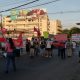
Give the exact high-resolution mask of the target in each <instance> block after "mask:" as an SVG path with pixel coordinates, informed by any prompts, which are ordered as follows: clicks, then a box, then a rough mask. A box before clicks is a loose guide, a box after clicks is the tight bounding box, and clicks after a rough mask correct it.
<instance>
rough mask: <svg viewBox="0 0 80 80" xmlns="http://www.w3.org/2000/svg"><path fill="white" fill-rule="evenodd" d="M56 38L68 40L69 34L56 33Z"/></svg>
mask: <svg viewBox="0 0 80 80" xmlns="http://www.w3.org/2000/svg"><path fill="white" fill-rule="evenodd" d="M54 38H55V40H56V41H66V40H68V38H67V34H58V35H54Z"/></svg>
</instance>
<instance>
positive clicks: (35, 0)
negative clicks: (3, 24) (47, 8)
mask: <svg viewBox="0 0 80 80" xmlns="http://www.w3.org/2000/svg"><path fill="white" fill-rule="evenodd" d="M37 1H39V0H34V1H31V2H29V3H25V4H22V5H20V6H17V7H13V8H10V9H7V10H4V11H0V13H2V12H6V11H10V10H12V9H16V8H19V7H22V6H25V5H28V4H31V3H34V2H37Z"/></svg>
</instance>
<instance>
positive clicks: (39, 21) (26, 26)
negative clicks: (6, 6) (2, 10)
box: [3, 9, 50, 38]
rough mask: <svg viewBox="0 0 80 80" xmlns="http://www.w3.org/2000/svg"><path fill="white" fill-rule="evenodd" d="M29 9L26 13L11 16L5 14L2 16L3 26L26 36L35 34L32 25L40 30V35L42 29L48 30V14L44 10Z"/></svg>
mask: <svg viewBox="0 0 80 80" xmlns="http://www.w3.org/2000/svg"><path fill="white" fill-rule="evenodd" d="M35 11H36V10H34V11H30V12H29V13H28V15H17V16H12V17H15V19H14V18H13V19H12V17H11V16H5V17H4V18H3V26H4V27H5V28H6V29H7V30H8V31H15V32H19V31H22V32H24V36H25V37H27V38H31V37H32V36H35V35H36V32H34V27H35V28H37V29H39V30H40V32H41V36H43V32H44V31H49V28H50V22H49V18H48V15H47V13H46V12H45V11H43V10H41V9H39V10H38V9H37V11H36V12H35Z"/></svg>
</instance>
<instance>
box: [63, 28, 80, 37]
mask: <svg viewBox="0 0 80 80" xmlns="http://www.w3.org/2000/svg"><path fill="white" fill-rule="evenodd" d="M62 33H63V34H68V37H69V38H70V37H71V35H72V34H79V33H80V28H78V27H73V28H71V29H70V30H69V29H64V30H63V31H62Z"/></svg>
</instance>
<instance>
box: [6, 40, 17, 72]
mask: <svg viewBox="0 0 80 80" xmlns="http://www.w3.org/2000/svg"><path fill="white" fill-rule="evenodd" d="M14 49H15V46H14V43H13V40H12V38H9V39H8V40H7V42H6V44H5V51H6V52H7V57H6V71H5V72H6V73H8V71H9V66H10V62H12V66H13V70H14V71H16V65H15V54H14V53H13V50H14Z"/></svg>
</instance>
